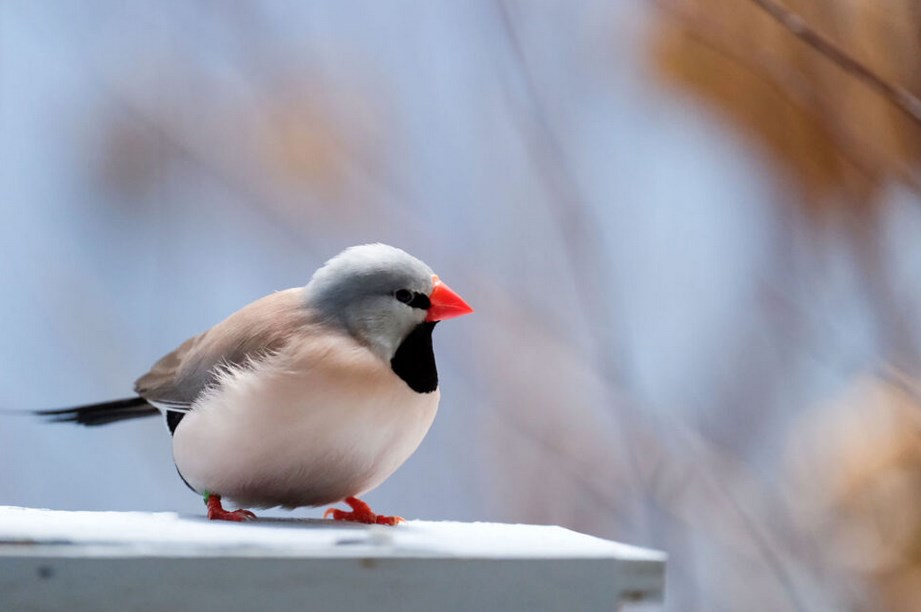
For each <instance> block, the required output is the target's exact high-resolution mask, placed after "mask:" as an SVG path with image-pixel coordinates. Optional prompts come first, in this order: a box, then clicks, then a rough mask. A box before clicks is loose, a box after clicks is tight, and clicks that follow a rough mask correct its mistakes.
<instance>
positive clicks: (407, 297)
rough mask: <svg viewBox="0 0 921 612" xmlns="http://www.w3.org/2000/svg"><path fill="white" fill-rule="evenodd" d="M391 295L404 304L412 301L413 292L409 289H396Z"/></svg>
mask: <svg viewBox="0 0 921 612" xmlns="http://www.w3.org/2000/svg"><path fill="white" fill-rule="evenodd" d="M393 297H395V298H396V299H397V300H399V301H400V302H403V303H404V304H409V303H410V302H412V301H413V292H412V291H410V290H409V289H398V290H397V291H396V292H394V294H393Z"/></svg>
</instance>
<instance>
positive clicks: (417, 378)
mask: <svg viewBox="0 0 921 612" xmlns="http://www.w3.org/2000/svg"><path fill="white" fill-rule="evenodd" d="M435 323H437V321H429V322H425V323H420V324H419V325H417V326H416V328H415V329H414V330H412V331H411V332H409V335H408V336H406V339H404V340H403V343H402V344H400V347H399V348H398V349H397V352H396V353H395V354H394V355H393V359H391V360H390V369H392V370H393V373H394V374H396V375H397V376H399V377H400V378H401V379H402V380H403V382H405V383H406V384H407V385H409V388H410V389H412V390H413V391H415V392H416V393H431V392H432V391H434V390H435V389H437V388H438V370H437V369H436V368H435V352H434V351H433V350H432V330H434V329H435Z"/></svg>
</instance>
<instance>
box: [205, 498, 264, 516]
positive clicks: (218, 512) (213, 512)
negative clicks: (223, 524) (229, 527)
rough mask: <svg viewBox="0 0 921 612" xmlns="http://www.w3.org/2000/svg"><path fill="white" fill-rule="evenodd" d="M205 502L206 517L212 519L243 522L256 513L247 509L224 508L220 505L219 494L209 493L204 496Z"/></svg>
mask: <svg viewBox="0 0 921 612" xmlns="http://www.w3.org/2000/svg"><path fill="white" fill-rule="evenodd" d="M205 504H206V505H207V506H208V518H209V519H211V520H212V521H234V522H238V523H240V522H243V521H251V520H253V519H255V518H256V515H255V514H253V513H252V512H250V511H249V510H233V511H231V510H224V507H223V506H222V505H221V496H220V495H214V494H212V493H209V494H207V495H206V496H205Z"/></svg>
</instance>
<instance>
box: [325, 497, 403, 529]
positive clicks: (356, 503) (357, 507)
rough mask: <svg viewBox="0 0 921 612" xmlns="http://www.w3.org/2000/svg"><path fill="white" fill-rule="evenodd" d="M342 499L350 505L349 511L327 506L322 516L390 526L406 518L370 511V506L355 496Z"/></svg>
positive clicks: (336, 519) (335, 519)
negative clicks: (350, 509)
mask: <svg viewBox="0 0 921 612" xmlns="http://www.w3.org/2000/svg"><path fill="white" fill-rule="evenodd" d="M343 501H345V503H347V504H348V505H349V506H351V508H352V511H351V512H346V511H345V510H339V509H338V508H329V509H327V510H326V512H324V513H323V518H329V517H330V516H331V517H333V520H334V521H352V522H354V523H366V524H369V525H374V524H376V525H390V526H391V527H393V526H395V525H399V524H400V523H405V522H406V519H404V518H403V517H402V516H384V515H382V514H374V513H373V512H372V511H371V506H369V505H368V504H366V503H365V502H363V501H361V500H360V499H358V498H357V497H346V498H345V499H344V500H343Z"/></svg>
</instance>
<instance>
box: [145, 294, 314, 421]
mask: <svg viewBox="0 0 921 612" xmlns="http://www.w3.org/2000/svg"><path fill="white" fill-rule="evenodd" d="M303 291H304V290H303V289H302V288H299V289H288V290H286V291H279V292H277V293H273V294H271V295H268V296H266V297H264V298H262V299H260V300H256V301H255V302H253V303H252V304H249V305H248V306H245V307H244V308H242V309H240V310H238V311H237V312H235V313H234V314H232V315H230V316H229V317H227V318H226V319H224V320H223V321H221V322H220V323H218V324H217V325H215V326H214V327H212V328H211V329H209V330H208V331H206V332H204V333H202V334H199V335H198V336H195V337H194V338H189V339H188V340H186V341H185V342H183V343H182V344H181V345H180V346H179V348H177V349H176V350H175V351H173V352H172V353H169V354H168V355H166V356H165V357H163V358H162V359H160V360H159V361H158V362H157V363H155V364H154V366H153V367H152V368H151V369H150V371H149V372H148V373H147V374H145V375H144V376H141V377H140V378H139V379H138V380H137V381H136V382H135V383H134V390H135V391H136V392H137V393H138V395H140V396H141V397H143V398H145V399H147V400H150V401H152V402H155V403H160V404H164V405H170V406H174V407H188V406H190V405H191V404H192V402H194V401H195V398H197V397H198V396H199V394H201V392H202V391H203V390H204V389H206V388H207V387H208V385H209V384H211V383H212V382H213V380H214V377H215V375H216V373H217V369H218V368H219V367H221V366H233V365H238V364H241V363H244V362H245V361H246V360H247V359H253V358H258V356H259V355H262V354H266V353H271V352H273V351H276V350H278V349H280V348H281V347H282V346H284V345H285V344H286V343H287V342H288V341H289V340H290V338H291V337H292V335H293V334H294V333H296V332H297V331H298V330H299V329H303V326H304V325H306V324H307V323H308V320H309V313H308V310H307V309H306V308H305V307H304V302H303V300H304V294H303Z"/></svg>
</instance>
